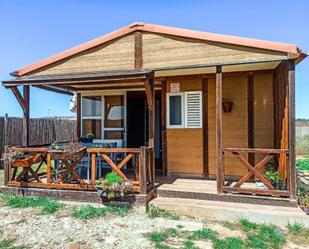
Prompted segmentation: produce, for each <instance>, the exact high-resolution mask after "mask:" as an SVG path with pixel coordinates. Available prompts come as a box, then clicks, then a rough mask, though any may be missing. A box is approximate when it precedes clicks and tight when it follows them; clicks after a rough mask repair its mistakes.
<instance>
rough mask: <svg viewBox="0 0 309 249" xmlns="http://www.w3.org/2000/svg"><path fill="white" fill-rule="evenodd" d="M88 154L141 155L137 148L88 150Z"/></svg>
mask: <svg viewBox="0 0 309 249" xmlns="http://www.w3.org/2000/svg"><path fill="white" fill-rule="evenodd" d="M87 152H88V153H113V152H115V153H140V149H137V148H87Z"/></svg>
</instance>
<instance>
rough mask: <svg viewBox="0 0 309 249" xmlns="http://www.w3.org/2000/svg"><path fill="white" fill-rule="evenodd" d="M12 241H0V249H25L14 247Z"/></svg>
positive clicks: (24, 248) (23, 248)
mask: <svg viewBox="0 0 309 249" xmlns="http://www.w3.org/2000/svg"><path fill="white" fill-rule="evenodd" d="M14 241H15V240H13V239H9V240H7V239H5V240H1V241H0V249H27V247H25V246H14Z"/></svg>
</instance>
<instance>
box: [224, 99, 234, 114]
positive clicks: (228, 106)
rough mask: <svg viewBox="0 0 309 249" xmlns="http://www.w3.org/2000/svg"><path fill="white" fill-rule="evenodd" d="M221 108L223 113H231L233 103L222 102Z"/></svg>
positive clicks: (228, 101)
mask: <svg viewBox="0 0 309 249" xmlns="http://www.w3.org/2000/svg"><path fill="white" fill-rule="evenodd" d="M222 108H223V111H224V112H231V111H232V108H233V102H232V101H230V100H223V101H222Z"/></svg>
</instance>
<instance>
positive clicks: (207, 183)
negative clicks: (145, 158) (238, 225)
mask: <svg viewBox="0 0 309 249" xmlns="http://www.w3.org/2000/svg"><path fill="white" fill-rule="evenodd" d="M235 183H236V182H235ZM235 183H232V184H235ZM156 187H157V195H158V197H160V196H161V197H170V198H185V199H199V200H210V201H223V202H236V203H251V204H262V205H273V206H289V207H296V206H297V202H296V201H295V200H290V199H289V198H281V197H269V196H267V197H264V196H258V195H245V194H230V193H226V194H217V181H215V180H203V179H181V178H177V179H170V178H158V179H157V180H156ZM243 187H244V188H252V189H256V188H257V187H258V184H256V183H245V184H244V185H243Z"/></svg>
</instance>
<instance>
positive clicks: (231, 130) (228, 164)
mask: <svg viewBox="0 0 309 249" xmlns="http://www.w3.org/2000/svg"><path fill="white" fill-rule="evenodd" d="M254 95H255V99H254V111H255V113H254V143H255V147H256V148H260V147H261V148H273V117H272V115H273V109H272V108H273V107H272V74H271V73H265V74H261V75H260V74H257V75H255V76H254ZM215 97H216V96H215V80H214V79H209V80H208V108H209V109H208V127H209V134H208V137H209V141H208V146H209V152H208V153H209V174H210V176H214V175H216V137H215V103H216V100H215ZM223 98H226V99H230V100H232V101H233V103H234V105H233V109H232V112H231V113H224V112H223V147H240V148H242V147H243V148H246V147H247V145H248V121H247V118H248V113H247V76H246V75H244V76H242V77H229V78H227V77H224V75H223ZM258 159H259V156H258V155H257V156H256V161H257V160H258ZM246 172H247V169H246V168H245V167H244V166H243V165H242V164H240V163H239V162H238V161H237V160H235V159H234V158H233V156H231V155H225V174H226V175H227V176H242V175H243V174H245V173H246Z"/></svg>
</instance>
